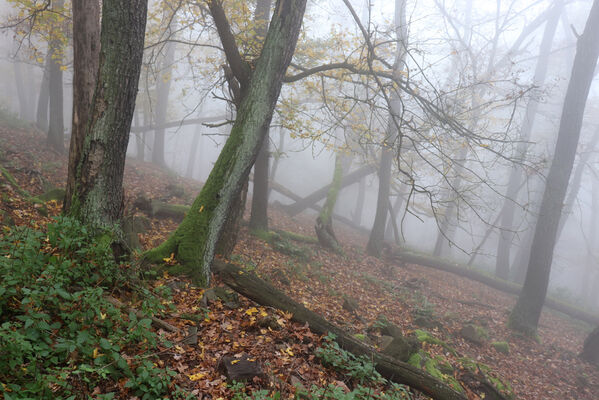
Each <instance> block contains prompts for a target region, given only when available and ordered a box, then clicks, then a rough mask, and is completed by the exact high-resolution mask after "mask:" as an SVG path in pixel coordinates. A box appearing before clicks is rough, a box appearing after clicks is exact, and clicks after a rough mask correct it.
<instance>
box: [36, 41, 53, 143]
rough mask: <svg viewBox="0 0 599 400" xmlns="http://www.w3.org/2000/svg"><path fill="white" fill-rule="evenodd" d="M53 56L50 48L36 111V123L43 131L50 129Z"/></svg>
mask: <svg viewBox="0 0 599 400" xmlns="http://www.w3.org/2000/svg"><path fill="white" fill-rule="evenodd" d="M51 62H52V57H51V54H50V50H49V49H48V53H47V54H46V61H45V63H44V72H43V75H42V83H41V84H40V94H39V96H38V98H37V112H36V118H35V120H36V123H35V125H36V126H37V127H38V129H39V130H41V131H42V132H47V131H48V102H49V100H50V79H49V75H50V63H51Z"/></svg>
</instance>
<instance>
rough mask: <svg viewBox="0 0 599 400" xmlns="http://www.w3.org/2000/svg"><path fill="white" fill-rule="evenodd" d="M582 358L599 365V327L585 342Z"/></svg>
mask: <svg viewBox="0 0 599 400" xmlns="http://www.w3.org/2000/svg"><path fill="white" fill-rule="evenodd" d="M580 356H581V357H582V359H583V360H585V361H588V362H590V363H593V364H595V365H599V327H597V328H595V330H594V331H593V332H591V333H590V334H589V336H588V337H587V338H586V340H585V341H584V346H583V348H582V353H581V354H580Z"/></svg>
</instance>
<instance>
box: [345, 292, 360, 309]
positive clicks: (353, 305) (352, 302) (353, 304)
mask: <svg viewBox="0 0 599 400" xmlns="http://www.w3.org/2000/svg"><path fill="white" fill-rule="evenodd" d="M358 307H359V305H358V302H357V301H356V299H353V298H351V297H349V296H343V309H344V310H347V311H349V312H356V311H357V310H358Z"/></svg>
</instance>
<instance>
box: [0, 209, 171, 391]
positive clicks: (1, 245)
mask: <svg viewBox="0 0 599 400" xmlns="http://www.w3.org/2000/svg"><path fill="white" fill-rule="evenodd" d="M111 241H112V233H111V232H110V231H105V232H103V233H102V234H100V235H97V234H96V235H93V234H92V233H91V232H89V231H88V230H87V229H86V227H85V226H83V225H81V224H80V223H79V222H77V221H76V220H74V219H70V218H62V217H61V218H58V219H57V220H56V221H55V222H54V223H52V224H49V225H48V227H47V231H46V232H42V231H39V230H33V229H30V228H25V227H17V228H14V229H12V230H11V231H9V232H8V233H6V234H5V235H3V236H1V237H0V276H2V280H1V281H0V382H2V384H1V385H0V394H1V395H3V397H4V399H7V400H10V399H39V398H46V399H49V398H52V399H75V398H91V397H92V393H93V398H98V399H111V398H115V397H122V396H123V395H124V394H126V397H137V398H140V399H158V398H179V397H181V396H183V393H182V392H181V391H180V390H178V388H176V387H175V386H174V385H173V383H172V377H173V376H174V375H175V373H174V372H173V371H170V370H168V369H163V368H160V367H159V366H158V365H157V364H156V363H155V362H157V360H156V358H155V357H154V356H152V354H153V352H155V351H156V346H157V344H158V343H159V342H161V343H162V345H163V346H169V345H171V344H170V343H168V342H167V341H164V340H163V339H162V338H161V337H159V336H157V335H156V333H154V332H153V331H152V330H151V329H150V325H151V322H152V321H151V319H150V318H149V317H150V316H151V315H153V314H155V313H158V312H161V311H162V310H163V308H164V306H163V305H162V299H161V298H160V297H159V294H158V293H155V292H152V291H151V290H150V289H148V288H147V287H146V286H145V285H144V283H143V280H141V278H143V277H142V276H141V274H140V273H139V272H137V271H135V270H134V268H132V267H131V266H129V265H126V264H117V263H115V261H114V257H113V254H112V250H111V248H110V243H111ZM131 282H137V283H136V284H133V283H131ZM124 290H126V292H127V293H128V294H132V295H133V296H134V297H135V298H137V299H138V300H139V302H138V303H139V306H137V307H138V309H139V310H141V311H142V312H143V313H144V315H147V316H148V317H147V318H138V317H137V316H136V314H135V313H129V314H123V312H122V311H121V310H120V309H119V308H117V307H115V306H114V305H112V304H111V303H110V302H109V301H108V300H107V297H108V296H110V295H116V294H118V293H119V291H121V293H123V292H122V291H124ZM97 392H100V393H103V394H97ZM117 394H118V396H117Z"/></svg>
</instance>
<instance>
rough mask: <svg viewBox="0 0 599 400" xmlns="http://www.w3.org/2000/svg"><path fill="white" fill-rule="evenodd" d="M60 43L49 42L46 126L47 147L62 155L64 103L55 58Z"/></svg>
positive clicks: (60, 76) (59, 64) (60, 78)
mask: <svg viewBox="0 0 599 400" xmlns="http://www.w3.org/2000/svg"><path fill="white" fill-rule="evenodd" d="M60 47H61V43H60V41H58V40H52V41H50V53H51V54H52V56H51V57H52V61H51V62H50V71H49V74H48V75H49V79H50V82H49V88H50V122H49V125H48V139H47V143H48V145H49V146H50V147H51V148H52V149H54V150H56V151H58V152H59V153H62V152H63V151H64V114H63V113H64V111H63V106H64V101H63V92H62V69H61V68H60V67H61V65H62V60H61V59H60V58H58V56H56V53H57V52H58V53H60V51H61V50H60Z"/></svg>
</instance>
